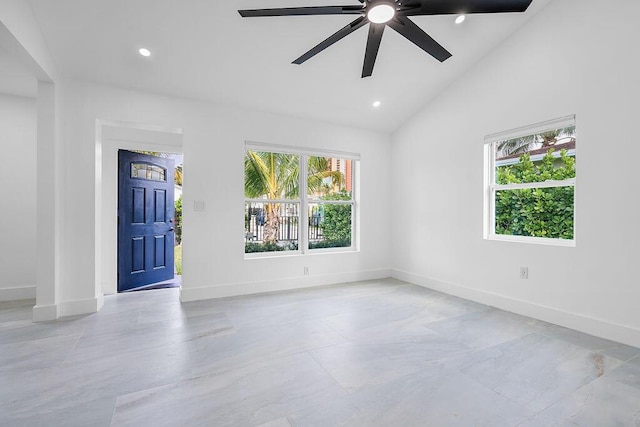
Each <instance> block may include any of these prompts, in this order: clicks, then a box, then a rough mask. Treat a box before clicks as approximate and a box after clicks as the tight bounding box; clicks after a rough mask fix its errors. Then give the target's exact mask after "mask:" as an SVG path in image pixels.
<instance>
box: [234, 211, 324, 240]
mask: <svg viewBox="0 0 640 427" xmlns="http://www.w3.org/2000/svg"><path fill="white" fill-rule="evenodd" d="M264 205H265V204H264V203H245V213H244V214H245V221H244V223H245V225H244V232H245V242H254V243H261V242H263V241H264V228H265V223H266V220H267V218H266V212H265V207H264ZM278 207H279V215H278V217H279V225H278V241H279V242H297V241H298V230H299V227H298V221H299V220H298V218H299V215H298V211H299V208H300V205H299V204H298V203H286V204H284V203H282V204H279V205H278ZM308 220H309V240H310V241H317V240H322V238H323V237H322V228H321V226H320V224H321V222H322V217H321V215H320V213H319V211H317V210H315V209H312V210H311V212H310V214H309V219H308Z"/></svg>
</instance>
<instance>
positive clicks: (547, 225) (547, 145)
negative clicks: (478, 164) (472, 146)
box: [485, 116, 576, 246]
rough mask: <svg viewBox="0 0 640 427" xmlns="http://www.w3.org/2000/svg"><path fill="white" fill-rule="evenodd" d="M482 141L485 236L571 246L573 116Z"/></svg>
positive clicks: (573, 234) (573, 212) (574, 169)
mask: <svg viewBox="0 0 640 427" xmlns="http://www.w3.org/2000/svg"><path fill="white" fill-rule="evenodd" d="M485 143H486V144H485V153H486V154H485V158H486V160H485V163H486V183H487V185H486V186H485V187H486V200H485V238H488V239H495V240H512V241H521V242H532V243H547V244H556V245H565V246H573V245H575V226H574V216H575V204H574V198H575V197H574V189H575V183H576V127H575V116H569V117H564V118H561V119H556V120H550V121H548V122H544V123H538V124H535V125H531V126H528V127H525V128H520V129H514V130H511V131H507V132H502V133H500V134H494V135H490V136H488V137H486V138H485Z"/></svg>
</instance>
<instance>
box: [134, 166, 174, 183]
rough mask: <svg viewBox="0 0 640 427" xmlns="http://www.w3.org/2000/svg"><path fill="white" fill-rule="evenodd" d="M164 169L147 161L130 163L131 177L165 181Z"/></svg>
mask: <svg viewBox="0 0 640 427" xmlns="http://www.w3.org/2000/svg"><path fill="white" fill-rule="evenodd" d="M165 175H166V170H165V169H164V168H162V167H160V166H156V165H150V164H148V163H131V178H142V179H148V180H151V181H165V180H166V178H165Z"/></svg>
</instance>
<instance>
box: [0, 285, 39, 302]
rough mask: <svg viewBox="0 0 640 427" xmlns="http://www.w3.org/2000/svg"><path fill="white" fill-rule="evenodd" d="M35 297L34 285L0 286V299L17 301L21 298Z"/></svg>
mask: <svg viewBox="0 0 640 427" xmlns="http://www.w3.org/2000/svg"><path fill="white" fill-rule="evenodd" d="M35 297H36V287H35V286H23V287H19V288H0V301H18V300H22V299H34V298H35Z"/></svg>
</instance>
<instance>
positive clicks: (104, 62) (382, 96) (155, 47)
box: [0, 0, 550, 132]
mask: <svg viewBox="0 0 640 427" xmlns="http://www.w3.org/2000/svg"><path fill="white" fill-rule="evenodd" d="M549 1H550V0H533V3H532V4H531V6H530V7H529V9H528V10H527V12H525V13H505V14H493V15H486V14H483V15H470V16H468V17H467V19H466V21H465V22H464V23H462V24H460V25H457V24H455V23H454V17H453V16H421V17H414V18H412V19H413V20H414V22H415V23H416V24H418V25H419V26H420V27H421V28H422V29H424V30H425V31H427V32H428V33H429V34H430V35H431V36H432V37H433V38H434V39H435V40H437V41H438V42H439V43H440V44H442V45H443V46H444V47H446V48H447V49H448V50H449V51H450V52H451V53H452V54H453V56H452V57H451V58H450V59H449V60H447V61H445V62H444V63H440V62H438V61H436V60H435V59H433V58H432V57H431V56H429V55H427V54H426V53H425V52H423V51H422V50H420V49H419V48H417V47H416V46H415V45H413V44H412V43H410V42H409V41H407V40H406V39H404V38H403V37H402V36H400V35H399V34H397V33H395V32H394V31H385V33H384V37H383V40H382V44H381V46H380V51H379V54H378V58H377V62H376V65H375V69H374V72H373V76H372V77H369V78H365V79H362V78H361V77H360V74H361V71H362V62H363V57H364V51H365V46H366V37H367V29H366V28H361V29H359V30H357V31H356V32H355V33H353V34H351V35H350V36H348V37H346V38H345V39H343V40H341V41H339V42H338V43H336V44H335V45H333V46H331V47H329V48H328V49H327V50H325V51H324V52H322V53H320V54H318V55H317V56H315V57H313V58H312V59H310V60H309V61H307V62H306V63H304V64H302V65H293V64H291V61H293V60H294V59H295V58H297V57H298V56H300V55H301V54H302V53H304V52H306V51H307V50H309V49H310V48H311V47H313V46H315V45H316V44H317V43H319V42H320V41H322V40H324V39H325V38H326V37H328V36H329V35H331V34H332V33H334V32H335V31H337V30H338V29H340V28H341V27H343V26H345V25H346V24H347V23H349V22H350V21H352V20H353V19H354V18H353V16H351V15H349V16H339V15H334V16H293V17H266V18H242V17H241V16H240V15H239V14H238V12H237V10H238V9H254V8H271V7H294V6H312V5H318V6H323V5H354V4H359V3H358V1H357V0H315V1H311V0H235V1H220V0H181V1H176V0H108V1H106V0H28V2H29V4H30V5H31V7H32V10H33V12H34V15H35V18H36V21H37V22H38V24H39V25H40V28H41V31H42V33H43V35H44V37H45V39H46V41H47V43H48V47H49V49H50V51H51V54H52V56H53V58H54V60H55V63H56V66H57V68H58V71H59V72H60V73H61V74H62V75H65V76H68V77H71V78H77V79H82V80H88V81H93V82H98V83H105V84H109V85H116V86H120V87H124V88H132V89H138V90H144V91H149V92H153V93H159V94H166V95H173V96H181V97H188V98H195V99H201V100H207V101H213V102H217V103H224V104H232V105H239V106H246V107H250V108H255V109H259V110H266V111H271V112H276V113H283V114H288V115H295V116H302V117H310V118H314V119H318V120H323V121H329V122H334V123H343V124H350V125H353V126H358V127H365V128H369V129H375V130H380V131H386V132H390V131H393V130H395V129H396V128H397V127H398V126H400V125H401V124H402V123H403V122H404V121H405V120H407V119H408V118H409V117H411V116H412V115H413V114H414V113H415V112H416V111H417V110H418V109H419V108H420V107H422V106H423V105H425V104H426V103H428V102H429V100H430V99H432V98H433V97H434V96H437V95H438V94H439V93H440V92H442V91H444V90H446V88H447V86H448V85H450V84H451V83H452V82H453V81H454V80H455V79H457V78H460V77H461V76H462V75H463V74H464V73H465V72H466V71H467V70H468V69H469V68H470V67H471V66H472V65H473V64H474V63H475V62H477V61H478V60H480V59H481V58H483V57H485V56H487V55H488V54H489V53H490V51H491V50H492V49H494V48H495V47H496V46H497V45H499V44H500V43H502V42H503V41H505V40H506V39H507V38H508V37H509V36H510V35H511V34H512V33H513V32H514V31H516V30H517V29H518V28H519V27H521V26H523V25H524V24H525V23H526V21H527V20H528V19H530V18H531V17H532V16H533V15H535V14H536V13H537V12H538V11H539V10H540V9H541V8H542V7H544V6H545V5H546V4H547V3H548V2H549ZM140 47H146V48H148V49H149V50H150V51H151V52H152V56H151V57H149V58H143V57H141V56H140V55H139V54H138V52H137V51H138V48H140ZM0 57H1V55H0ZM376 100H379V101H380V102H381V103H382V104H381V106H380V107H379V108H374V107H372V103H373V102H374V101H376Z"/></svg>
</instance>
